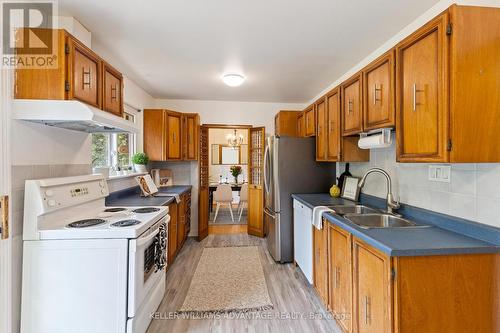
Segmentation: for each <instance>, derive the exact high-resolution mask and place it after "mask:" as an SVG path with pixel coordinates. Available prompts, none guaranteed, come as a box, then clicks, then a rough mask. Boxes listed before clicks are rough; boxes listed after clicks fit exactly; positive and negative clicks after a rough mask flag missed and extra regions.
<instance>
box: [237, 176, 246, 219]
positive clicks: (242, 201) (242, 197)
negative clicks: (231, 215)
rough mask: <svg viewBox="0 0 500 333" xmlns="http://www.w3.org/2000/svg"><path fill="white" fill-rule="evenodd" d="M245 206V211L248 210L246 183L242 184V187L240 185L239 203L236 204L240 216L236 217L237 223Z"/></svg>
mask: <svg viewBox="0 0 500 333" xmlns="http://www.w3.org/2000/svg"><path fill="white" fill-rule="evenodd" d="M245 204H246V205H247V209H248V184H247V183H244V184H243V185H241V189H240V202H239V203H238V210H239V214H240V216H239V217H238V222H240V221H241V215H242V214H243V206H244V205H245Z"/></svg>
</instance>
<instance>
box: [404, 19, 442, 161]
mask: <svg viewBox="0 0 500 333" xmlns="http://www.w3.org/2000/svg"><path fill="white" fill-rule="evenodd" d="M446 25H447V14H443V15H441V16H440V17H438V18H436V19H435V20H433V21H431V22H430V23H428V24H427V25H426V26H424V27H423V28H422V29H420V30H418V31H417V32H416V33H414V34H413V35H412V36H410V37H409V38H408V39H406V40H404V41H403V42H402V43H401V44H399V45H398V46H397V48H396V52H397V53H396V57H397V60H396V61H397V64H398V65H397V66H398V67H397V75H398V85H397V103H398V104H397V106H398V112H397V114H398V117H399V118H398V122H397V130H396V132H397V136H398V140H397V157H398V161H401V162H412V161H415V162H446V161H447V160H448V152H447V151H446V140H447V137H448V115H447V112H446V111H445V110H446V98H445V96H444V94H445V92H446V88H445V87H446V85H447V82H448V81H447V75H446V72H447V69H446V68H447V57H446V54H447V52H445V51H446V49H445V48H446V45H447V41H446V38H447V37H446V31H445V30H446Z"/></svg>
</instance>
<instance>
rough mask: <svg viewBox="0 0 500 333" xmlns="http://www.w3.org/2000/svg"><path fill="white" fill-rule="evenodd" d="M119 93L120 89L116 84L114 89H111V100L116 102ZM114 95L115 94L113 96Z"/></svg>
mask: <svg viewBox="0 0 500 333" xmlns="http://www.w3.org/2000/svg"><path fill="white" fill-rule="evenodd" d="M117 91H118V87H117V86H116V84H114V85H113V86H112V87H111V100H112V101H113V100H115V101H116V99H117V95H118V94H117ZM113 93H114V94H113Z"/></svg>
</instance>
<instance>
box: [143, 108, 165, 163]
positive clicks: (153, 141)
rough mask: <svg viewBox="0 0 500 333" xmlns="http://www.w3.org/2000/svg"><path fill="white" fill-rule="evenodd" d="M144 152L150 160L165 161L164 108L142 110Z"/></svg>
mask: <svg viewBox="0 0 500 333" xmlns="http://www.w3.org/2000/svg"><path fill="white" fill-rule="evenodd" d="M144 152H145V153H146V154H147V155H148V157H149V159H150V160H152V161H165V160H166V159H167V153H166V152H167V130H166V112H165V110H156V109H145V110H144Z"/></svg>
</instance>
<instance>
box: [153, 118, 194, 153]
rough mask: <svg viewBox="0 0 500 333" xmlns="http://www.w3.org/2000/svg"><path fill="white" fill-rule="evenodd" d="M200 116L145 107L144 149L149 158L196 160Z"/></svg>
mask: <svg viewBox="0 0 500 333" xmlns="http://www.w3.org/2000/svg"><path fill="white" fill-rule="evenodd" d="M198 138H199V115H198V114H195V113H187V114H183V113H180V112H175V111H170V110H164V109H146V110H144V152H145V153H146V154H148V156H149V158H150V159H151V160H152V161H179V160H196V159H197V158H198Z"/></svg>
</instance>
